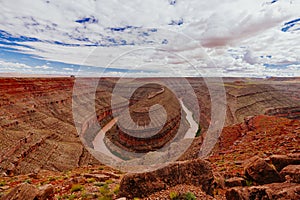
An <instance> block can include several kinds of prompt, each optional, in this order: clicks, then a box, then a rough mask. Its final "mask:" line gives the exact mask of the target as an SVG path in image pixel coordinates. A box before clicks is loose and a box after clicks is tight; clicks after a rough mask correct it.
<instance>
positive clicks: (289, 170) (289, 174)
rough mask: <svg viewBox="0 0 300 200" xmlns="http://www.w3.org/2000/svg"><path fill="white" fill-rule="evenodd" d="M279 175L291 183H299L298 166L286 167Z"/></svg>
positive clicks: (299, 170)
mask: <svg viewBox="0 0 300 200" xmlns="http://www.w3.org/2000/svg"><path fill="white" fill-rule="evenodd" d="M280 175H281V176H282V177H285V179H286V180H287V181H289V182H292V183H300V165H288V166H286V167H285V168H283V169H282V170H281V171H280Z"/></svg>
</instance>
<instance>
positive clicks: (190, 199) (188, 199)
mask: <svg viewBox="0 0 300 200" xmlns="http://www.w3.org/2000/svg"><path fill="white" fill-rule="evenodd" d="M185 199H186V200H196V199H197V198H196V196H195V195H194V194H193V193H191V192H187V193H186V194H185Z"/></svg>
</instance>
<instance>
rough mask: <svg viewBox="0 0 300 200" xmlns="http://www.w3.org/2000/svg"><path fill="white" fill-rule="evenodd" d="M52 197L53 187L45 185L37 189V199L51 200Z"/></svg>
mask: <svg viewBox="0 0 300 200" xmlns="http://www.w3.org/2000/svg"><path fill="white" fill-rule="evenodd" d="M53 196H54V187H53V185H51V184H47V185H43V186H41V187H39V195H38V196H37V199H39V200H46V199H50V198H52V197H53Z"/></svg>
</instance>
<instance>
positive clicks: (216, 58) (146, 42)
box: [0, 0, 300, 77]
mask: <svg viewBox="0 0 300 200" xmlns="http://www.w3.org/2000/svg"><path fill="white" fill-rule="evenodd" d="M299 10H300V2H298V1H292V0H278V1H271V0H270V1H268V0H266V1H261V0H251V1H249V0H239V1H231V0H224V1H219V0H211V1H209V2H207V1H199V0H176V1H173V0H172V1H168V0H153V1H139V0H138V1H128V2H126V3H124V2H121V1H118V0H111V1H107V0H100V1H92V0H89V1H79V0H77V1H73V2H72V3H70V1H67V0H65V1H62V0H61V1H54V0H53V1H52V0H51V1H50V0H48V1H46V0H33V1H30V3H29V2H26V1H21V0H19V1H1V7H0V56H1V52H10V53H12V54H13V53H18V54H15V57H14V58H13V59H12V58H10V59H8V58H7V56H6V55H7V53H3V55H2V56H1V57H0V59H1V60H2V61H1V62H0V68H1V71H6V70H7V71H10V69H15V70H16V71H17V70H21V71H22V70H24V71H26V72H28V73H46V72H47V73H54V71H55V73H57V72H58V71H59V70H60V72H63V73H66V74H69V73H74V72H75V71H77V70H78V67H77V68H74V67H73V66H74V65H76V66H77V65H82V67H81V68H80V74H81V75H91V74H93V75H95V74H96V72H98V74H99V75H101V74H102V75H103V74H104V75H107V76H120V75H126V74H127V75H128V74H129V75H134V76H149V75H151V76H152V75H153V76H157V75H159V76H174V75H176V76H199V75H202V76H254V77H264V76H300V56H299V55H300V40H299V36H300V23H299V21H300V20H298V19H299V18H300V16H299V15H298V11H299ZM20 53H21V54H25V55H27V56H28V57H30V59H32V60H34V59H38V60H44V61H52V62H60V63H65V64H67V65H69V66H64V67H61V68H59V69H57V68H55V67H54V68H53V66H47V64H45V65H41V66H39V65H34V64H31V63H23V61H22V59H19V60H18V56H17V55H19V54H20ZM7 63H11V64H10V69H8V67H7V66H8V65H7ZM88 66H89V67H88ZM103 68H107V70H106V71H103ZM170 72H171V73H170Z"/></svg>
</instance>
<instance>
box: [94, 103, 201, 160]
mask: <svg viewBox="0 0 300 200" xmlns="http://www.w3.org/2000/svg"><path fill="white" fill-rule="evenodd" d="M180 103H181V106H182V108H183V110H184V111H185V113H186V120H187V121H188V123H189V124H190V128H189V129H188V130H187V132H186V134H185V136H184V138H194V137H195V134H196V132H197V130H198V124H197V122H195V120H194V119H193V113H192V112H191V111H190V110H189V109H187V107H186V106H185V105H184V103H183V102H182V100H181V99H180ZM117 121H118V119H117V118H114V119H112V120H111V121H110V122H109V123H107V124H106V125H105V126H104V127H103V128H102V129H101V130H100V131H99V132H98V134H97V135H96V137H95V139H94V140H93V145H94V149H95V151H99V152H101V153H103V154H105V155H107V156H110V157H112V158H113V159H115V160H116V161H122V159H120V158H119V157H117V156H115V155H114V154H113V153H111V151H110V150H109V149H108V148H107V147H106V145H105V143H104V140H103V139H104V136H105V133H106V132H107V131H108V130H109V129H111V128H112V127H113V125H114V124H115V123H116V122H117Z"/></svg>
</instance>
